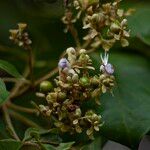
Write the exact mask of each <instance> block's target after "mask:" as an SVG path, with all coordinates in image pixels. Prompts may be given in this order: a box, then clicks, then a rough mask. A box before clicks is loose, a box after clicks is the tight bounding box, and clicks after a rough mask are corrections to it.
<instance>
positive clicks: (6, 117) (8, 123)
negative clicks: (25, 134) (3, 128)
mask: <svg viewBox="0 0 150 150" xmlns="http://www.w3.org/2000/svg"><path fill="white" fill-rule="evenodd" d="M2 109H3V113H4V118H5V121H6V124H7V126H8V128H9V129H10V131H11V135H12V136H13V138H14V139H16V140H17V141H20V139H19V137H18V135H17V133H16V132H15V129H14V127H13V125H12V122H11V119H10V116H9V113H8V110H7V107H6V106H5V105H3V107H2Z"/></svg>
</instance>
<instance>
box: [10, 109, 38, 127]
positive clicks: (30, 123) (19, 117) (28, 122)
mask: <svg viewBox="0 0 150 150" xmlns="http://www.w3.org/2000/svg"><path fill="white" fill-rule="evenodd" d="M10 115H11V116H12V117H14V118H15V119H17V120H19V121H21V122H22V123H24V124H26V125H27V126H30V127H35V128H41V127H40V126H39V125H37V124H36V123H35V122H33V121H31V120H30V119H28V118H26V117H24V116H23V115H21V114H19V113H17V112H15V111H10Z"/></svg>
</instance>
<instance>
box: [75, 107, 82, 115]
mask: <svg viewBox="0 0 150 150" xmlns="http://www.w3.org/2000/svg"><path fill="white" fill-rule="evenodd" d="M81 113H82V112H81V109H80V108H77V109H76V111H75V115H76V116H77V117H81Z"/></svg>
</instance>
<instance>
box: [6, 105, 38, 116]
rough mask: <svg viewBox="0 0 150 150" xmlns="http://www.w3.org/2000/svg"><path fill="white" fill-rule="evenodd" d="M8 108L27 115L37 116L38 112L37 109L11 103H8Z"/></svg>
mask: <svg viewBox="0 0 150 150" xmlns="http://www.w3.org/2000/svg"><path fill="white" fill-rule="evenodd" d="M7 106H8V107H9V108H12V109H13V110H17V111H20V112H25V113H29V114H34V113H35V114H36V113H37V112H38V111H37V109H32V108H26V107H22V106H18V105H15V104H13V103H11V102H9V103H7Z"/></svg>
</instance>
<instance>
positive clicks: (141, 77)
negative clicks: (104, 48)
mask: <svg viewBox="0 0 150 150" xmlns="http://www.w3.org/2000/svg"><path fill="white" fill-rule="evenodd" d="M110 57H111V61H110V62H113V64H114V65H115V77H116V83H117V85H116V90H114V96H112V95H111V94H104V95H103V96H102V97H101V98H100V100H101V107H100V109H99V110H98V111H99V113H101V115H102V119H103V120H104V125H103V127H102V129H101V132H100V134H101V135H103V136H104V137H106V138H108V139H111V140H113V141H117V142H119V143H122V144H124V145H127V146H130V147H136V146H137V145H138V143H139V141H140V139H141V138H142V137H143V136H144V135H145V134H146V133H147V132H148V131H149V130H150V69H149V68H150V64H149V61H148V60H146V59H144V58H143V57H140V56H137V55H131V54H130V55H127V54H112V55H111V56H110ZM93 58H94V63H96V67H97V70H99V65H97V64H99V61H100V58H99V55H98V54H97V55H93Z"/></svg>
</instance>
